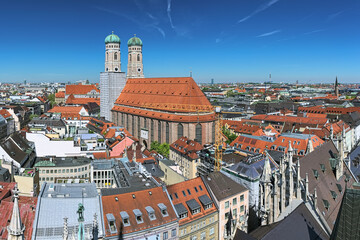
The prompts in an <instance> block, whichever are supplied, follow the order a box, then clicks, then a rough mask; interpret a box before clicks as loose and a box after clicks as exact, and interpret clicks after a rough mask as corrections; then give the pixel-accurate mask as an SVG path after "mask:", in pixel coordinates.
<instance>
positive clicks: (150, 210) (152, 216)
mask: <svg viewBox="0 0 360 240" xmlns="http://www.w3.org/2000/svg"><path fill="white" fill-rule="evenodd" d="M145 209H146V211H147V213H148V216H149V219H150V221H152V220H155V219H156V216H155V210H154V209H153V208H152V207H150V206H147V207H145Z"/></svg>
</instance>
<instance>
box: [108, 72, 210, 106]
mask: <svg viewBox="0 0 360 240" xmlns="http://www.w3.org/2000/svg"><path fill="white" fill-rule="evenodd" d="M115 104H117V105H122V106H131V107H140V108H148V109H158V110H165V111H174V112H196V111H197V110H198V109H204V110H209V109H211V110H212V109H213V108H212V105H211V104H210V102H209V100H208V99H207V98H206V96H205V95H204V93H203V92H202V91H201V90H200V88H199V87H198V85H197V84H196V83H195V81H194V79H193V78H191V77H173V78H133V79H128V81H127V83H126V85H125V87H124V89H123V91H122V92H121V94H120V96H119V97H118V99H117V100H116V102H115ZM194 106H196V107H195V108H194ZM180 108H183V109H182V110H180ZM114 110H116V109H114Z"/></svg>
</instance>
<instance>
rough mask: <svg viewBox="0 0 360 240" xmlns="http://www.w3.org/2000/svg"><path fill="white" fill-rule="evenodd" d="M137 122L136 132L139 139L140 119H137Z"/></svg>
mask: <svg viewBox="0 0 360 240" xmlns="http://www.w3.org/2000/svg"><path fill="white" fill-rule="evenodd" d="M137 120H138V124H137V128H138V129H137V132H138V138H140V129H141V127H140V120H141V117H137Z"/></svg>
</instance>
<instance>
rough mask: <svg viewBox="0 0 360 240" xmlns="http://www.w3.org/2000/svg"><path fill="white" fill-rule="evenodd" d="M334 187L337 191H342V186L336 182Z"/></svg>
mask: <svg viewBox="0 0 360 240" xmlns="http://www.w3.org/2000/svg"><path fill="white" fill-rule="evenodd" d="M336 187H337V189H338V190H339V192H340V193H341V192H342V186H341V185H340V184H338V183H337V184H336Z"/></svg>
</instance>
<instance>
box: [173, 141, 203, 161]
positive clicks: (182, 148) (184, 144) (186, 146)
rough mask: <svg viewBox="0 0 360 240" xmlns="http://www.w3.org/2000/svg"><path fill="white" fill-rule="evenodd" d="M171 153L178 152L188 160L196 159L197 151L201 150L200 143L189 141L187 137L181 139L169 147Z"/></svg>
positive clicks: (197, 156)
mask: <svg viewBox="0 0 360 240" xmlns="http://www.w3.org/2000/svg"><path fill="white" fill-rule="evenodd" d="M170 148H171V150H172V151H175V152H179V153H181V154H183V155H185V156H187V157H189V158H190V159H197V158H199V155H198V154H197V152H198V151H200V150H201V149H202V146H201V144H200V143H198V142H196V141H193V140H190V139H188V138H187V137H181V138H179V139H178V140H176V141H175V142H173V143H172V144H171V145H170Z"/></svg>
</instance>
